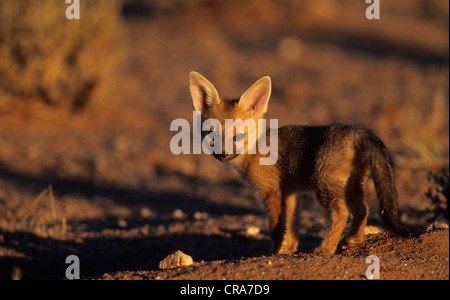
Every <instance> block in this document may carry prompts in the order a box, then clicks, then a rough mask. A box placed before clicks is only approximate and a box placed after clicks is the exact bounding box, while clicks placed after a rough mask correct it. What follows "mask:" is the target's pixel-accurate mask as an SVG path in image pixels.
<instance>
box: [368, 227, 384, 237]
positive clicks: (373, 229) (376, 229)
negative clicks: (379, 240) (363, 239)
mask: <svg viewBox="0 0 450 300" xmlns="http://www.w3.org/2000/svg"><path fill="white" fill-rule="evenodd" d="M383 232H384V231H383V229H381V228H380V227H378V226H371V225H368V226H366V227H365V228H364V235H367V234H377V233H383Z"/></svg>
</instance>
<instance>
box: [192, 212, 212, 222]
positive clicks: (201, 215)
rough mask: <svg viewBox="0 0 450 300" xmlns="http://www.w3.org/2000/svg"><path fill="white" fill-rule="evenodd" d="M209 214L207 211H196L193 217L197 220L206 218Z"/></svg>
mask: <svg viewBox="0 0 450 300" xmlns="http://www.w3.org/2000/svg"><path fill="white" fill-rule="evenodd" d="M208 217H209V215H208V213H207V212H200V211H196V212H195V213H194V219H195V220H197V221H200V220H206V219H208Z"/></svg>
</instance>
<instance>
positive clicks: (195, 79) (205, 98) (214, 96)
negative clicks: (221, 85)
mask: <svg viewBox="0 0 450 300" xmlns="http://www.w3.org/2000/svg"><path fill="white" fill-rule="evenodd" d="M189 83H190V86H189V88H190V90H191V96H192V101H193V106H194V110H197V111H202V110H204V109H207V108H211V107H213V106H214V105H216V104H217V103H218V102H219V101H220V98H219V94H218V93H217V90H216V88H215V87H214V85H212V83H211V82H209V81H208V79H206V78H205V77H203V76H202V75H200V74H199V73H197V72H191V73H189Z"/></svg>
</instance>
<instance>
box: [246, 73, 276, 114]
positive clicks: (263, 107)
mask: <svg viewBox="0 0 450 300" xmlns="http://www.w3.org/2000/svg"><path fill="white" fill-rule="evenodd" d="M271 85H272V84H271V80H270V77H269V76H265V77H263V78H261V79H259V80H258V81H257V82H255V83H254V84H253V85H252V86H251V87H250V88H249V89H248V90H247V91H246V92H245V93H244V94H243V95H242V96H241V98H240V99H239V106H241V107H242V108H244V109H245V110H247V111H251V112H254V113H257V114H264V113H265V112H266V111H267V104H268V103H269V98H270V93H271V90H272V87H271Z"/></svg>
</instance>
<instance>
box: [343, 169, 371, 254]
mask: <svg viewBox="0 0 450 300" xmlns="http://www.w3.org/2000/svg"><path fill="white" fill-rule="evenodd" d="M367 176H368V170H367V169H364V168H361V169H359V170H354V171H353V173H352V175H351V176H350V178H349V180H348V182H347V187H346V198H347V203H348V204H349V206H350V209H351V211H352V215H353V220H352V225H351V228H350V232H349V234H348V237H347V238H346V243H347V245H348V246H350V247H354V246H358V245H361V244H363V243H364V228H365V227H366V222H367V215H368V213H369V212H368V208H367V199H366V189H365V183H366V181H367Z"/></svg>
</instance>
